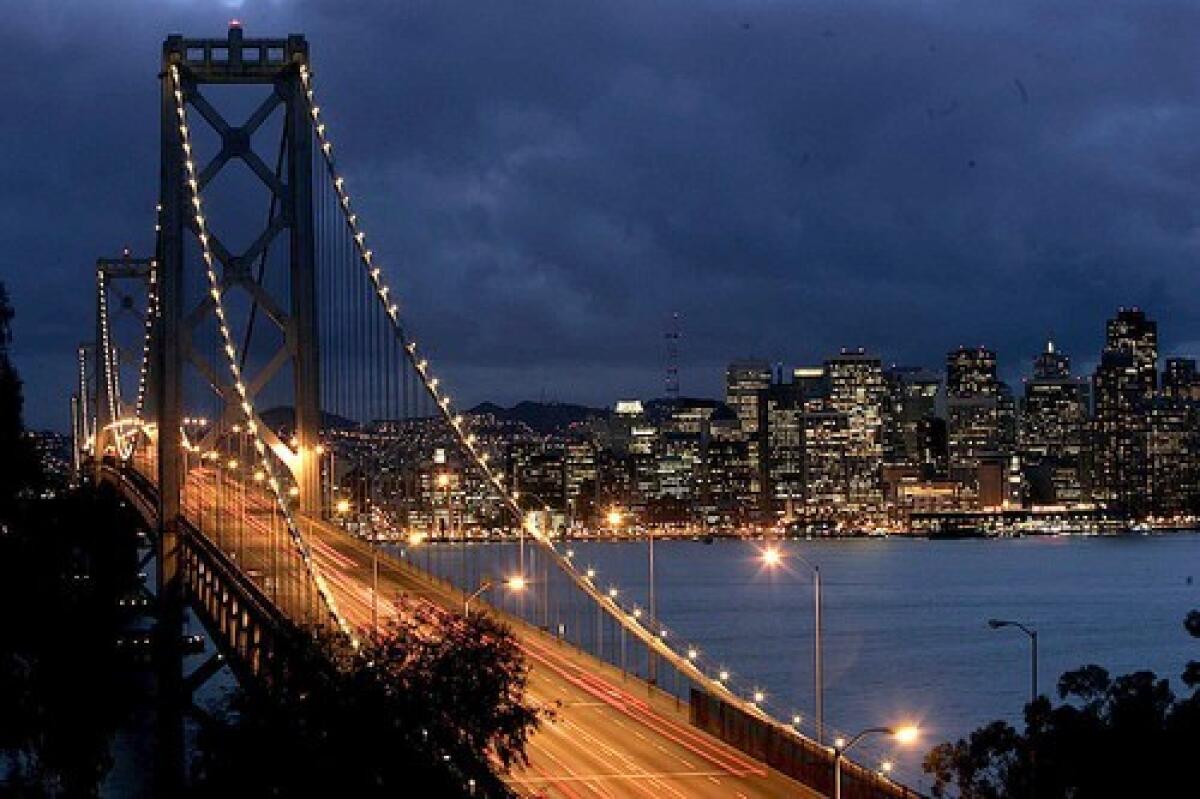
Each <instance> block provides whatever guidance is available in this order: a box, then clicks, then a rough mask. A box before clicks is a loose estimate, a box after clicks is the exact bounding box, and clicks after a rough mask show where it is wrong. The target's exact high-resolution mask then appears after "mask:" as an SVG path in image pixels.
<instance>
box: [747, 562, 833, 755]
mask: <svg viewBox="0 0 1200 799" xmlns="http://www.w3.org/2000/svg"><path fill="white" fill-rule="evenodd" d="M795 555H796V559H797V560H798V561H800V562H801V563H803V564H804V565H805V566H807V567H808V568H809V570H810V571H811V572H812V576H813V692H814V694H815V700H816V706H817V707H816V710H817V719H816V722H817V743H824V738H825V667H824V658H823V656H822V653H821V567H820V566H817V565H816V564H814V563H812V562H810V561H809V560H808V559H807V558H805V557H804V556H803V555H801V554H800V553H799V552H797V553H795ZM783 557H784V553H783V550H782V549H780V548H779V547H777V546H774V545H771V546H768V547H767V548H766V549H764V550H763V551H762V555H761V558H762V564H763V566H766V567H767V568H768V569H773V568H776V567H778V566H780V565H782V564H783Z"/></svg>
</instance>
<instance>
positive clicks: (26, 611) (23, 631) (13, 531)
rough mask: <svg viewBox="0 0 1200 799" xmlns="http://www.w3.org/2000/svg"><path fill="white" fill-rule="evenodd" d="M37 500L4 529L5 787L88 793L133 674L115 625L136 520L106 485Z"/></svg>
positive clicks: (104, 764) (33, 792) (133, 570)
mask: <svg viewBox="0 0 1200 799" xmlns="http://www.w3.org/2000/svg"><path fill="white" fill-rule="evenodd" d="M35 509H36V518H30V517H24V518H18V519H16V520H10V522H9V524H8V526H7V528H6V532H5V533H4V534H3V535H0V607H3V608H4V609H5V612H4V613H3V614H0V786H2V788H3V790H0V792H3V791H4V790H6V791H9V792H12V793H15V794H17V795H30V796H43V795H45V796H92V795H95V794H96V792H97V790H98V788H99V785H100V781H101V779H102V777H103V776H104V775H105V774H106V773H107V771H108V769H109V768H110V766H111V765H112V757H111V754H110V751H109V739H110V738H111V736H112V734H113V732H114V730H115V728H116V726H117V724H118V723H119V722H120V721H121V719H122V718H123V716H124V713H125V711H126V709H127V707H128V705H127V701H128V699H129V698H130V697H131V696H132V691H133V686H132V685H131V680H132V679H133V678H134V676H135V675H136V671H135V670H132V669H130V668H129V665H130V664H129V660H128V659H127V658H126V657H125V656H124V655H123V654H122V652H121V651H120V650H119V648H118V646H117V637H118V635H119V634H120V633H121V631H122V630H124V629H125V627H126V624H127V621H128V619H127V618H126V617H125V615H124V612H123V611H122V606H121V604H120V600H122V599H125V598H129V597H132V596H134V595H135V593H136V591H137V589H138V584H137V550H136V524H137V522H136V521H135V520H134V519H133V518H132V515H131V513H130V511H129V510H128V509H126V508H123V507H122V505H121V503H120V502H119V500H118V499H117V498H116V497H115V495H114V494H113V493H112V492H111V491H108V490H105V491H92V490H90V489H79V490H77V491H73V492H70V493H68V494H64V495H60V496H59V497H57V498H55V499H52V500H39V501H37V502H36V505H35Z"/></svg>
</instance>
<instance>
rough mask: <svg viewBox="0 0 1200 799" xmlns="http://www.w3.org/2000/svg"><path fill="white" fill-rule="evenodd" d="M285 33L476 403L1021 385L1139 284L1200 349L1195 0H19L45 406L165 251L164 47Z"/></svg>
mask: <svg viewBox="0 0 1200 799" xmlns="http://www.w3.org/2000/svg"><path fill="white" fill-rule="evenodd" d="M230 16H239V17H240V18H241V19H242V22H243V25H244V27H245V28H246V31H247V35H248V36H255V35H264V36H265V35H279V34H285V33H289V32H303V33H305V34H306V35H307V36H308V37H309V40H310V43H311V46H312V53H313V62H314V70H315V73H316V79H317V82H318V88H319V92H320V96H321V105H322V110H323V116H324V117H325V119H326V121H327V122H328V124H329V126H330V130H331V132H332V134H333V137H334V139H335V141H336V142H337V147H338V152H339V155H340V159H341V164H342V166H343V168H344V169H345V172H346V180H347V184H348V186H349V188H350V190H351V192H352V193H353V195H354V197H355V200H356V205H357V207H358V209H359V213H360V216H361V218H362V219H363V220H364V221H365V223H366V227H367V229H368V230H369V231H370V234H371V237H372V241H373V248H374V249H375V251H376V252H377V253H378V254H379V255H380V256H381V257H382V258H384V259H385V263H386V264H388V265H390V266H391V267H392V268H393V269H394V270H395V271H396V274H397V283H398V285H399V287H400V289H401V290H402V294H403V296H404V297H405V298H406V302H405V307H406V309H407V314H408V316H409V321H410V324H411V326H412V327H413V328H414V329H415V330H416V331H418V333H419V337H420V339H421V341H422V343H423V345H424V346H425V348H426V349H428V350H429V351H430V352H431V353H432V356H433V358H434V359H435V361H436V362H438V363H440V364H441V365H442V368H443V369H444V371H445V372H446V374H447V378H448V381H449V383H450V385H451V386H453V387H454V393H455V395H456V396H457V397H459V398H461V399H462V400H464V401H466V402H468V403H469V402H474V401H479V400H483V399H493V400H498V401H501V402H511V401H515V400H518V399H522V398H538V397H547V398H554V399H561V400H569V401H581V402H589V403H606V402H610V401H612V400H614V399H616V398H617V397H619V396H625V395H640V396H653V395H657V394H659V393H661V390H662V382H663V380H662V375H663V369H664V363H665V345H664V340H663V332H664V329H665V327H666V324H667V320H668V318H669V316H670V314H671V312H672V311H679V312H680V313H681V314H682V317H683V323H682V327H683V341H682V347H681V349H682V358H681V379H682V386H683V390H684V392H685V393H689V394H700V395H705V394H717V393H719V391H720V381H721V370H722V367H723V365H724V363H725V362H726V361H728V360H729V359H732V358H736V357H742V356H748V355H756V356H759V357H763V358H766V359H768V360H772V361H781V362H784V363H787V364H792V363H803V362H812V361H817V360H820V359H821V358H823V357H825V356H827V355H829V354H831V353H832V352H834V351H835V350H836V349H837V348H838V347H839V346H842V345H862V346H866V347H868V348H869V349H871V350H873V351H875V352H878V353H880V354H881V355H883V356H884V358H885V359H886V360H888V361H897V362H903V363H912V364H925V365H929V366H934V367H937V366H940V364H941V363H942V360H943V358H944V353H945V351H946V350H947V349H948V348H950V347H953V346H956V345H958V344H960V343H970V344H977V343H984V344H988V345H990V346H992V347H994V348H996V349H998V350H999V353H1000V359H1001V367H1002V371H1004V373H1005V374H1006V376H1008V377H1010V378H1015V377H1016V376H1018V375H1019V374H1020V373H1021V372H1022V371H1023V370H1025V369H1026V367H1027V361H1028V358H1029V356H1030V355H1031V354H1032V353H1033V352H1035V351H1037V349H1039V348H1040V346H1041V343H1042V341H1043V340H1044V338H1045V336H1046V335H1047V334H1049V333H1051V332H1052V333H1053V334H1054V336H1055V339H1056V341H1058V342H1059V344H1060V346H1061V347H1062V348H1063V349H1066V350H1067V351H1069V352H1070V353H1072V354H1073V355H1074V356H1075V357H1076V360H1077V362H1079V363H1087V362H1088V361H1094V360H1095V358H1096V354H1097V352H1098V350H1099V347H1100V344H1101V338H1102V330H1103V320H1104V319H1105V318H1106V317H1107V316H1109V315H1111V313H1112V311H1113V310H1114V308H1115V307H1116V306H1118V305H1135V304H1136V305H1141V306H1143V307H1145V308H1147V309H1148V310H1149V312H1150V313H1151V315H1152V316H1153V317H1155V318H1156V319H1158V320H1159V321H1160V325H1161V330H1162V334H1163V340H1164V350H1166V351H1168V352H1186V350H1187V349H1188V348H1189V346H1193V345H1189V344H1188V343H1187V342H1196V341H1200V318H1198V317H1197V313H1196V310H1195V301H1194V297H1195V296H1196V292H1197V289H1198V288H1200V276H1198V270H1197V269H1196V268H1195V263H1196V253H1197V245H1198V244H1200V239H1198V237H1197V232H1196V231H1197V221H1198V211H1197V209H1198V205H1197V198H1198V197H1200V191H1198V190H1200V144H1198V142H1200V112H1198V111H1197V109H1198V108H1200V104H1198V103H1197V99H1198V97H1197V95H1198V93H1200V82H1198V79H1200V63H1198V61H1200V59H1198V57H1197V50H1196V47H1195V42H1196V40H1197V37H1198V34H1200V6H1198V5H1197V4H1195V3H1193V2H1149V1H1148V0H1139V1H1138V2H1108V3H1103V4H1097V3H1095V2H1083V0H1078V1H1077V2H1069V1H1068V2H1057V3H1053V4H1048V3H1044V2H1025V1H1017V0H1012V1H1010V2H1005V3H960V2H932V1H930V2H892V1H888V0H860V1H859V2H845V1H844V0H840V1H839V2H813V1H810V2H783V1H782V0H775V1H774V2H768V1H766V0H763V1H761V2H755V1H753V0H743V1H741V2H737V1H735V0H723V1H718V0H656V1H655V2H648V1H647V0H639V1H638V2H624V1H623V0H605V1H604V2H584V1H583V0H578V1H576V2H557V1H556V2H551V1H550V0H490V1H489V2H485V3H484V2H478V1H477V0H476V1H475V2H460V1H459V0H437V1H436V2H433V1H418V2H390V1H383V0H380V1H379V2H361V1H360V2H354V3H346V2H335V1H333V0H331V1H330V2H295V3H293V2H283V1H282V0H280V2H275V3H270V2H268V3H247V4H246V7H244V8H242V7H240V4H238V3H228V2H202V0H194V1H193V2H162V1H161V0H157V1H152V0H139V1H137V2H135V1H134V0H124V1H123V2H111V3H97V2H69V1H62V0H60V1H59V2H35V3H20V4H17V3H12V4H11V7H10V8H8V10H7V12H6V19H5V24H4V26H3V28H2V29H0V70H3V74H4V75H5V76H6V77H5V79H4V80H3V82H2V83H0V107H2V108H3V114H2V116H0V148H2V152H3V156H2V157H0V243H2V245H3V253H4V255H3V266H2V267H0V269H2V270H3V271H2V275H3V279H4V281H5V282H6V283H7V284H8V286H9V290H10V293H11V295H12V298H13V301H14V303H15V305H16V307H17V311H18V320H17V325H16V330H15V335H16V343H15V345H16V356H17V360H18V365H19V367H20V368H21V369H22V372H23V375H24V377H25V378H26V381H27V384H28V389H27V390H28V397H29V405H30V407H29V409H28V413H27V415H28V417H29V422H30V423H31V424H33V425H35V426H45V427H55V428H59V429H62V428H65V427H66V423H67V422H66V420H67V404H66V397H67V396H68V395H69V392H70V389H71V385H72V378H73V353H74V347H75V345H76V343H77V342H79V341H81V340H85V339H89V338H90V337H91V332H90V331H91V327H90V325H91V321H90V320H91V313H92V307H91V305H92V295H91V289H92V286H93V283H92V271H91V270H92V265H93V263H94V260H95V258H96V257H97V256H98V255H101V254H114V253H116V252H118V251H119V249H120V247H121V246H123V245H125V244H127V243H128V244H130V245H131V246H133V247H134V248H135V249H140V250H142V251H145V250H146V248H148V247H149V246H150V245H151V244H152V241H153V238H152V224H153V220H152V210H153V207H154V203H155V200H156V193H157V176H158V124H159V121H158V117H157V114H158V84H157V77H156V76H157V69H158V65H159V58H160V52H161V49H160V48H161V42H162V39H163V37H164V36H165V35H166V34H168V33H171V32H183V33H185V34H187V35H191V36H220V35H223V31H224V29H225V25H226V22H227V21H228V18H229V17H230Z"/></svg>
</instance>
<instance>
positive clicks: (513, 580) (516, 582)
mask: <svg viewBox="0 0 1200 799" xmlns="http://www.w3.org/2000/svg"><path fill="white" fill-rule="evenodd" d="M494 585H495V583H494V582H493V581H492V580H490V579H485V580H484V581H483V582H481V583H480V584H479V588H477V589H475V593H473V594H471V595H470V596H468V597H466V598H465V599H464V600H463V615H464V616H470V615H471V602H473V601H474V600H476V599H478V598H479V597H480V596H482V595H483V593H484V592H485V591H487V590H488V589H490V588H492V587H493V586H494ZM504 587H505V588H507V589H508V590H510V591H524V590H525V577H524V576H523V575H520V574H514V575H513V576H512V577H509V578H508V579H507V580H505V581H504Z"/></svg>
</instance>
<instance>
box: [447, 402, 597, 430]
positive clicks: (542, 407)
mask: <svg viewBox="0 0 1200 799" xmlns="http://www.w3.org/2000/svg"><path fill="white" fill-rule="evenodd" d="M467 413H470V414H474V415H482V414H491V415H492V416H495V417H496V418H497V419H502V420H504V421H507V422H524V423H525V424H527V425H529V427H530V429H532V430H534V431H536V432H538V433H553V432H556V431H558V430H563V429H565V428H567V427H570V426H571V425H572V424H576V423H578V422H584V421H587V420H588V419H592V418H597V417H599V418H604V417H606V416H608V411H607V410H605V409H603V408H589V407H588V406H586V405H571V404H569V403H563V402H518V403H517V404H516V405H514V406H512V407H511V408H503V407H501V406H499V405H497V404H496V403H494V402H484V403H481V404H479V405H476V406H475V407H474V408H471V409H470V410H469V411H467Z"/></svg>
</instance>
